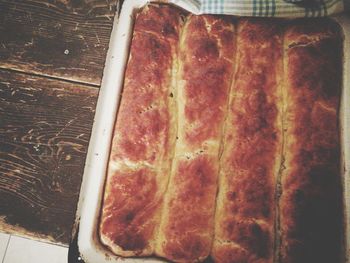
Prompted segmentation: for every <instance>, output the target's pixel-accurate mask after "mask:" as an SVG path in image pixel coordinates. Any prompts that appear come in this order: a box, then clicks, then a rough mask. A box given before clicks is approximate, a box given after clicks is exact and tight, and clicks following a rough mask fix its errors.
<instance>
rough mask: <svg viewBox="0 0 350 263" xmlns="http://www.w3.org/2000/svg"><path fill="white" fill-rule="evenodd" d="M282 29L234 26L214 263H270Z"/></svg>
mask: <svg viewBox="0 0 350 263" xmlns="http://www.w3.org/2000/svg"><path fill="white" fill-rule="evenodd" d="M281 29H282V28H281V26H279V25H278V23H275V22H266V21H264V20H261V19H249V20H247V19H242V20H240V22H239V24H238V36H237V58H236V62H235V64H236V71H235V77H234V80H233V86H232V90H231V99H230V105H229V111H228V118H227V121H226V127H225V133H224V145H223V148H224V149H223V155H222V157H221V160H220V185H219V195H218V199H217V209H216V217H215V240H214V245H213V251H212V257H213V258H214V260H215V262H225V263H234V262H237V263H240V262H273V256H274V253H273V249H274V235H275V231H274V230H275V187H276V178H277V175H278V170H279V167H280V163H281V143H282V122H281V86H280V85H281V75H282V30H281Z"/></svg>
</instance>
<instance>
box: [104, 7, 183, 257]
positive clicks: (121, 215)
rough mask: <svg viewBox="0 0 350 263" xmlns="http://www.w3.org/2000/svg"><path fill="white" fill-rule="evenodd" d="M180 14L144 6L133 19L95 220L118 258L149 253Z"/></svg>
mask: <svg viewBox="0 0 350 263" xmlns="http://www.w3.org/2000/svg"><path fill="white" fill-rule="evenodd" d="M181 15H182V13H181V12H180V11H179V10H177V9H173V8H171V7H169V6H166V5H162V6H156V5H150V6H148V7H146V8H144V9H143V10H142V12H140V13H139V14H138V16H137V18H136V24H135V28H134V34H133V39H132V44H131V50H130V56H129V61H128V65H127V68H126V73H125V81H124V88H123V94H122V100H121V103H120V107H119V111H118V116H117V121H116V124H115V130H114V137H113V142H112V150H111V155H110V162H109V165H108V177H107V182H106V188H105V195H104V202H103V208H102V215H101V224H100V238H101V241H102V243H103V244H105V245H106V246H108V247H109V248H110V249H111V250H112V251H113V252H114V253H116V254H117V255H121V256H140V255H142V256H144V255H151V254H152V253H153V251H154V243H155V238H156V236H155V234H156V231H155V230H156V226H157V225H158V224H159V222H160V212H161V207H162V200H163V196H164V193H165V190H166V186H167V183H168V179H169V176H168V175H169V174H168V171H169V170H170V167H171V157H172V153H173V148H174V146H173V144H174V142H175V132H174V121H173V117H172V116H171V111H172V108H173V104H174V103H173V98H172V97H171V96H170V94H171V93H172V89H173V87H172V78H173V76H172V71H173V67H174V60H175V57H176V53H177V42H178V37H179V25H180V22H181V21H180V20H181V19H180V17H181Z"/></svg>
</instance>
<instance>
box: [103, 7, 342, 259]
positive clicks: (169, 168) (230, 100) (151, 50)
mask: <svg viewBox="0 0 350 263" xmlns="http://www.w3.org/2000/svg"><path fill="white" fill-rule="evenodd" d="M341 82H342V36H341V33H340V29H339V27H338V25H337V24H335V23H334V22H332V21H331V20H329V19H313V20H304V19H299V20H278V19H258V18H250V19H248V18H240V19H235V18H232V17H229V16H210V15H203V16H194V15H187V14H185V13H184V12H183V11H180V10H179V9H176V8H173V7H171V6H169V5H164V4H163V5H154V4H152V5H148V6H146V8H144V9H142V11H141V12H140V13H139V14H138V15H137V17H136V22H135V28H134V35H133V39H132V44H131V50H130V57H129V61H128V65H127V68H126V73H125V83H124V89H123V95H122V99H121V103H120V107H119V111H118V116H117V120H116V124H115V131H114V137H113V142H112V150H111V155H110V160H109V164H108V174H107V180H106V186H105V195H104V200H103V206H102V212H101V222H100V227H99V235H100V239H101V242H102V243H103V244H104V245H106V246H108V247H109V248H110V249H111V250H112V251H113V252H114V253H115V254H117V255H120V256H124V257H127V256H150V255H156V256H159V257H163V258H165V259H167V260H169V261H172V262H200V261H203V260H205V259H206V258H208V256H209V255H210V256H211V258H212V259H213V260H214V261H215V262H222V263H242V262H247V263H272V262H279V263H338V262H342V258H341V257H342V256H341V255H342V253H343V251H342V247H343V229H342V223H343V207H342V206H343V203H342V196H343V194H342V190H341V189H342V185H341V176H340V173H341V171H340V160H341V156H340V141H339V138H340V136H339V133H340V131H339V99H340V89H341V84H342V83H341ZM343 254H344V253H343Z"/></svg>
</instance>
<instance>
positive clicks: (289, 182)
mask: <svg viewBox="0 0 350 263" xmlns="http://www.w3.org/2000/svg"><path fill="white" fill-rule="evenodd" d="M284 57H285V59H284V64H285V66H284V71H285V81H284V83H285V87H284V88H285V96H284V103H285V107H286V109H285V114H284V119H285V123H284V124H285V125H284V127H285V129H286V131H285V134H284V145H285V146H284V154H283V155H284V159H285V161H284V166H285V170H284V171H283V173H282V181H281V182H282V196H281V199H280V201H279V205H280V231H281V234H282V236H281V262H282V263H294V262H298V263H310V262H317V263H330V262H341V254H342V222H343V221H342V217H343V216H342V211H343V209H342V191H341V189H342V187H341V184H340V176H339V174H340V142H339V97H340V87H341V81H342V42H341V35H340V31H339V28H338V26H337V25H336V24H335V23H334V22H331V21H329V20H299V21H297V22H292V23H291V24H290V25H289V26H288V27H287V29H286V33H285V40H284Z"/></svg>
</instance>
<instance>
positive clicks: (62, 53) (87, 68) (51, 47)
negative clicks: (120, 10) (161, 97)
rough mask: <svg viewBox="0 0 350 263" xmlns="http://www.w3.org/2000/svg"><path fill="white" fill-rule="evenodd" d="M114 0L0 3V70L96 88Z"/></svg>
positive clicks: (2, 0)
mask: <svg viewBox="0 0 350 263" xmlns="http://www.w3.org/2000/svg"><path fill="white" fill-rule="evenodd" d="M116 4H117V0H79V1H78V0H0V68H8V69H16V70H19V71H24V72H27V73H35V74H40V75H47V76H54V77H58V78H63V79H68V80H76V81H80V82H84V83H90V84H91V83H92V84H95V85H99V84H100V80H101V74H102V70H103V65H104V62H105V56H106V52H107V47H108V42H109V36H110V31H111V29H112V22H113V17H114V14H115V10H116Z"/></svg>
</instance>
